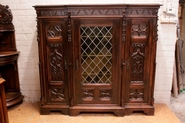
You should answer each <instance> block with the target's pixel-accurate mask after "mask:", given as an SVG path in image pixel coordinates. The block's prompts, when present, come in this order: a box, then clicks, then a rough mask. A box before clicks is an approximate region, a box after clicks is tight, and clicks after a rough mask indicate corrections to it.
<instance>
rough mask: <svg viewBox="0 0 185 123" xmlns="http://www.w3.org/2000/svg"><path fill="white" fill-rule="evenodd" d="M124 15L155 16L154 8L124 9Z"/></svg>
mask: <svg viewBox="0 0 185 123" xmlns="http://www.w3.org/2000/svg"><path fill="white" fill-rule="evenodd" d="M125 14H126V16H149V17H150V16H152V17H153V16H157V10H156V9H140V8H137V9H130V8H129V9H126V13H125Z"/></svg>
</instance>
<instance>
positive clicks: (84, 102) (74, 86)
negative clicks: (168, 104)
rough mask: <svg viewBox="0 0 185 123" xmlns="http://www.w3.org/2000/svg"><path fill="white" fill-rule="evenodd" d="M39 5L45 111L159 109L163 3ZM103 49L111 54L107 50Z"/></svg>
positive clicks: (149, 111) (118, 112)
mask: <svg viewBox="0 0 185 123" xmlns="http://www.w3.org/2000/svg"><path fill="white" fill-rule="evenodd" d="M34 8H35V10H36V13H37V27H38V36H37V37H38V46H39V65H40V83H41V106H40V108H41V114H49V112H50V111H52V110H59V111H61V112H63V113H64V114H69V115H71V116H75V115H78V114H79V113H80V112H113V113H115V114H116V115H118V116H124V115H129V114H131V113H132V112H134V111H143V112H144V113H146V114H147V115H153V114H154V106H153V103H154V98H153V91H154V81H155V80H154V79H155V58H156V41H157V19H158V17H157V13H158V8H159V5H156V4H151V5H129V4H119V5H116V4H108V5H53V6H50V5H47V6H44V5H41V6H34ZM92 30H93V31H92ZM97 30H99V32H97ZM100 30H101V31H100ZM105 30H106V31H105ZM105 32H106V33H105ZM100 33H102V34H100ZM108 33H110V34H108ZM101 36H103V37H102V38H101ZM106 36H107V37H106ZM108 37H109V38H110V40H109V39H108ZM104 41H106V42H109V44H108V45H107V43H103V42H104ZM100 43H102V44H100ZM105 47H106V48H105ZM109 48H110V51H109V50H108V49H109ZM103 50H105V51H106V52H110V54H109V55H107V54H106V53H105V54H104V53H103ZM84 52H85V53H84ZM100 52H101V53H100ZM91 53H93V55H92V54H91ZM84 54H85V55H84ZM90 54H91V55H90ZM100 54H101V55H100ZM100 57H104V58H105V59H106V60H102V59H101V58H100ZM109 57H111V58H110V59H109ZM87 59H88V60H87ZM101 60H102V61H101ZM100 62H101V63H100ZM102 65H104V67H105V68H104V67H101V66H102ZM93 66H94V67H93ZM109 68H110V70H107V69H109ZM97 71H98V72H99V73H97ZM102 72H106V73H102ZM86 74H87V75H86ZM106 77H108V78H106Z"/></svg>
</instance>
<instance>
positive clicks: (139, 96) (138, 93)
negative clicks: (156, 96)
mask: <svg viewBox="0 0 185 123" xmlns="http://www.w3.org/2000/svg"><path fill="white" fill-rule="evenodd" d="M143 96H144V94H143V89H130V100H131V101H143V98H144V97H143Z"/></svg>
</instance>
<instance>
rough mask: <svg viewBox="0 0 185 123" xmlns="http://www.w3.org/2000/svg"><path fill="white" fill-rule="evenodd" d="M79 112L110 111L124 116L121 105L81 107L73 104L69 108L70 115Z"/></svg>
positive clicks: (75, 114)
mask: <svg viewBox="0 0 185 123" xmlns="http://www.w3.org/2000/svg"><path fill="white" fill-rule="evenodd" d="M81 112H107V113H109V112H111V113H114V114H115V115H117V116H124V115H125V110H124V108H123V107H120V106H114V107H88V106H87V107H86V106H85V107H82V106H74V107H71V108H70V116H77V115H78V114H80V113H81Z"/></svg>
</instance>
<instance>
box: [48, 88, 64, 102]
mask: <svg viewBox="0 0 185 123" xmlns="http://www.w3.org/2000/svg"><path fill="white" fill-rule="evenodd" d="M51 97H52V98H53V99H59V100H61V101H64V100H65V96H64V89H63V88H51Z"/></svg>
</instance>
